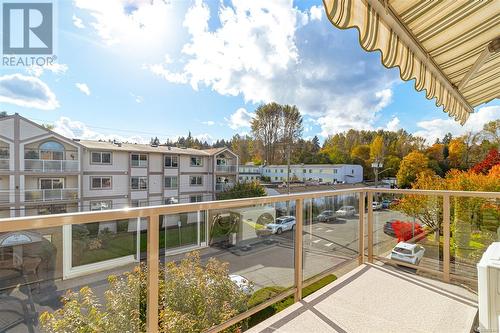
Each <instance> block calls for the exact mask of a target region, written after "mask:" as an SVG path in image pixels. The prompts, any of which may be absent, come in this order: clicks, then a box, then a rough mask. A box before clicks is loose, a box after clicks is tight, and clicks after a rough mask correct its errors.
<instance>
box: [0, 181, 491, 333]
mask: <svg viewBox="0 0 500 333" xmlns="http://www.w3.org/2000/svg"><path fill="white" fill-rule="evenodd" d="M374 201H377V202H382V203H383V206H382V207H378V206H377V205H372V203H373V202H374ZM405 207H406V208H405ZM499 207H500V193H495V192H459V191H453V192H450V191H422V190H391V189H373V188H361V189H349V190H337V191H324V192H314V193H296V194H291V195H279V196H269V197H259V198H247V199H237V200H227V201H217V202H199V203H190V204H173V205H165V206H156V207H139V208H129V209H119V210H108V211H98V212H88V213H84V212H82V213H77V214H63V215H51V216H36V217H24V218H17V219H4V220H1V221H0V233H1V234H0V243H1V244H10V245H11V246H22V245H28V244H29V246H25V247H24V252H23V254H22V257H21V258H16V259H15V260H14V258H10V259H9V257H8V254H9V253H10V252H8V251H7V252H6V255H5V258H2V261H0V265H3V266H2V267H3V268H4V270H3V271H5V272H7V271H9V270H8V269H9V267H14V268H15V267H17V268H16V269H11V270H10V271H9V272H12V274H11V275H9V276H8V277H3V276H2V277H0V282H1V283H2V285H5V286H6V287H5V288H7V289H6V290H9V289H8V287H9V284H13V286H14V287H13V289H14V290H16V289H15V286H17V285H19V284H20V282H21V281H22V280H23V279H24V280H23V281H24V282H23V283H25V284H26V283H27V284H28V287H27V288H26V290H25V291H24V292H22V293H21V292H17V291H14V292H12V293H10V294H9V295H8V297H5V299H4V300H3V301H2V298H0V318H1V319H2V321H7V320H10V319H9V318H11V317H7V311H8V310H10V309H12V308H13V307H14V306H17V307H19V308H20V309H21V310H20V311H19V313H20V315H19V318H18V321H17V323H18V324H17V326H19V327H20V328H27V327H31V328H36V329H39V328H40V327H41V326H43V327H45V329H46V330H47V327H48V326H47V325H52V326H51V327H67V326H64V325H69V324H70V323H69V322H65V320H69V319H68V318H72V317H71V314H72V313H73V312H71V311H74V308H72V306H71V304H78V303H79V302H81V300H82V298H81V297H83V296H84V295H83V294H70V296H69V297H70V299H71V300H74V301H75V303H70V304H69V305H67V306H65V307H62V305H61V304H60V303H59V302H57V300H58V299H59V297H60V295H62V294H64V293H65V292H66V291H67V290H68V289H71V290H73V291H77V290H80V289H81V288H82V287H84V286H87V284H88V285H89V286H90V290H92V292H93V295H94V296H95V298H96V302H98V303H99V304H101V305H103V306H102V307H97V308H96V311H98V312H99V314H97V316H100V315H101V314H102V315H103V316H105V317H103V318H106V321H105V324H106V325H121V326H120V327H121V328H120V329H117V330H116V331H148V332H156V331H158V328H159V327H158V326H159V325H161V330H163V331H165V330H171V329H172V330H173V329H178V331H199V332H219V331H222V330H225V329H227V328H229V327H232V326H233V325H238V326H241V325H244V324H242V323H241V322H242V321H243V320H245V319H247V318H250V322H255V320H256V317H255V316H256V313H260V312H259V311H261V310H263V309H265V308H267V307H268V306H269V305H271V304H274V303H275V302H278V301H281V300H285V299H287V302H290V303H295V304H293V305H292V306H290V307H289V308H287V309H285V310H284V311H282V312H280V313H278V314H277V315H276V316H273V317H271V318H269V319H267V320H266V321H263V322H261V323H260V324H258V325H257V326H254V327H253V328H250V330H249V332H252V333H253V332H262V331H271V330H273V331H274V330H276V331H278V332H290V331H296V332H323V331H325V332H370V331H374V330H375V331H381V332H401V331H419V332H470V331H471V327H472V325H473V322H474V317H475V316H476V313H477V298H476V295H475V294H474V293H473V292H470V291H471V290H472V291H474V290H475V289H476V288H477V275H476V270H475V264H476V263H477V262H478V260H479V259H480V257H481V255H482V253H483V252H484V251H485V249H486V247H487V246H488V245H489V244H490V243H491V242H493V241H495V240H496V239H497V237H498V234H497V232H498V231H497V227H498V225H497V224H498V216H497V215H495V214H497V212H498V209H499ZM407 208H408V209H407ZM478 212H480V214H476V213H478ZM283 215H289V216H292V217H293V218H290V217H287V218H284V219H277V218H278V217H280V216H283ZM63 225H72V232H69V233H65V232H63V230H62V229H63V228H62V227H63ZM40 226H50V228H49V227H47V228H41V227H40ZM139 226H140V227H139ZM452 226H453V234H452V233H451V232H450V230H451V227H452ZM467 235H468V236H467ZM467 237H468V238H467ZM63 239H64V243H65V244H66V246H63ZM400 242H404V243H406V244H408V245H405V246H406V247H404V246H403V247H400ZM68 244H70V245H71V246H69V247H68V246H67V245H68ZM193 248H197V249H198V254H197V255H190V256H187V257H185V255H184V254H183V252H186V251H187V250H190V249H193ZM68 249H71V252H70V253H68V252H65V251H68ZM401 249H403V250H401ZM405 249H411V251H413V252H411V253H410V252H409V253H405V251H404V250H405ZM421 249H424V250H425V251H421ZM17 253H19V252H17ZM402 254H408V256H407V257H404V256H403V257H400V255H402ZM62 258H67V260H68V261H65V262H70V265H69V266H71V267H67V266H68V265H56V263H58V262H63V261H62ZM208 259H211V260H210V261H208ZM207 262H209V263H207ZM63 266H64V267H63ZM66 270H70V271H66ZM99 270H100V271H99ZM163 270H165V274H163ZM160 271H161V272H162V273H161V274H160ZM19 272H25V274H21V273H19ZM124 272H131V273H130V274H125V275H124V274H123V273H124ZM167 273H168V274H167ZM16 274H17V275H16ZM71 274H78V276H79V277H75V278H73V277H72V275H71ZM109 275H113V276H115V277H113V278H111V279H109V280H108V279H107V277H108V276H109ZM165 275H168V276H169V279H168V280H165V279H164V276H165ZM332 275H334V277H333V279H336V280H335V281H333V282H332V283H330V284H328V285H326V286H325V287H324V288H322V289H320V290H318V291H316V292H314V293H312V294H310V295H309V296H307V297H303V292H305V289H304V288H308V287H311V286H312V285H313V284H314V283H315V282H317V281H320V280H322V279H324V278H325V277H331V276H332ZM63 276H65V277H66V279H65V280H64V281H61V277H63ZM187 278H189V281H187V280H186V279H187ZM229 281H233V283H230V282H229ZM63 282H64V283H63ZM214 285H215V286H216V288H213V287H212V286H214ZM95 286H98V287H97V288H95ZM463 286H467V288H464V287H463ZM23 290H24V289H23ZM32 290H33V295H36V296H33V295H31V293H30V292H31V291H32ZM88 292H89V289H84V291H83V293H87V294H85V295H88ZM105 292H107V293H106V295H107V296H109V297H112V299H111V303H110V304H108V305H105V303H103V302H104V301H103V300H104V297H103V296H104V293H105ZM200 297H201V298H203V297H205V298H208V299H207V300H206V302H199V301H193V299H199V298H200ZM108 299H109V298H108ZM42 300H43V301H42ZM166 300H168V302H167V301H166ZM20 304H21V305H23V304H24V305H27V306H25V307H24V308H23V307H22V306H21V305H20ZM46 304H54V305H53V306H51V307H48V306H47V305H46ZM203 304H208V306H203ZM31 305H33V307H31ZM110 305H112V307H110ZM124 305H126V306H124ZM61 307H62V308H61ZM22 309H24V310H22ZM57 309H60V310H61V312H57V313H54V311H56V310H57ZM81 310H82V311H83V313H85V311H84V310H85V309H84V308H83V306H82V309H81ZM159 310H160V311H159ZM46 311H48V313H45V314H44V315H43V316H42V320H40V321H34V320H33V319H32V318H33V317H34V316H35V315H40V314H42V313H44V312H46ZM200 311H201V312H200ZM226 311H229V312H226ZM9 313H10V312H9ZM50 313H52V314H53V315H50ZM159 313H161V316H160V317H159V315H158V314H159ZM200 313H202V314H203V315H200ZM207 313H209V314H210V316H209V317H205V316H204V315H206V316H208V314H207ZM138 314H140V316H139V315H138ZM123 318H130V320H129V321H128V322H123ZM146 318H147V320H146ZM206 318H212V319H210V320H205V319H206ZM174 319H175V320H174ZM178 320H179V321H181V322H178ZM80 322H81V323H85V321H84V320H82V321H80ZM100 324H102V325H104V323H102V322H101V323H100ZM82 325H84V324H82ZM124 325H125V326H126V327H125V326H124ZM168 325H182V326H175V327H174V328H171V327H170V326H168ZM183 325H188V326H183ZM189 325H194V326H195V327H196V329H194V328H193V326H189ZM113 327H114V326H113ZM94 328H95V327H94ZM82 329H83V327H82ZM26 330H27V329H26ZM97 330H101V331H114V329H111V328H109V327H108V326H106V327H101V328H99V329H97Z"/></svg>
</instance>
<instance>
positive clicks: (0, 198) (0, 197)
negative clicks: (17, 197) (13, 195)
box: [0, 190, 10, 204]
mask: <svg viewBox="0 0 500 333" xmlns="http://www.w3.org/2000/svg"><path fill="white" fill-rule="evenodd" d="M9 201H10V191H9V190H0V204H3V203H9Z"/></svg>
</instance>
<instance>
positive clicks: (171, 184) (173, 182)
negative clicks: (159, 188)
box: [165, 176, 177, 188]
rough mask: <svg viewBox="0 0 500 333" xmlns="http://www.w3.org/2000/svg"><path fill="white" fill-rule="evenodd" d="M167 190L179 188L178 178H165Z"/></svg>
mask: <svg viewBox="0 0 500 333" xmlns="http://www.w3.org/2000/svg"><path fill="white" fill-rule="evenodd" d="M165 188H177V176H168V177H165Z"/></svg>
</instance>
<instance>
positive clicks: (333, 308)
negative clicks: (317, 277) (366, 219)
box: [247, 264, 477, 333]
mask: <svg viewBox="0 0 500 333" xmlns="http://www.w3.org/2000/svg"><path fill="white" fill-rule="evenodd" d="M476 315H477V295H475V294H474V293H472V292H470V291H469V290H467V289H465V288H462V287H460V286H457V285H452V284H447V283H444V282H441V281H437V280H433V279H429V278H426V277H422V276H417V275H415V274H411V273H409V272H406V271H404V270H401V269H398V268H395V267H392V266H388V265H377V264H366V265H361V266H359V267H357V268H356V269H354V270H352V271H350V272H349V273H347V274H345V275H344V276H342V277H341V278H339V279H338V280H336V281H335V282H333V283H331V284H329V285H328V286H326V287H324V288H322V289H320V290H318V291H317V292H315V293H314V294H312V295H310V296H308V297H306V298H304V299H303V300H302V302H299V303H296V304H294V305H292V306H291V307H289V308H287V309H285V310H284V311H282V312H280V313H278V314H276V315H275V316H273V317H271V318H269V319H267V320H266V321H264V322H262V323H260V324H259V325H257V326H255V327H253V328H252V329H250V330H248V331H247V332H250V333H270V332H286V333H293V332H297V333H308V332H311V333H312V332H314V333H320V332H339V333H344V332H348V333H354V332H359V333H371V332H374V333H378V332H380V333H390V332H422V333H423V332H426V333H430V332H439V333H446V332H450V333H461V332H464V333H465V332H466V333H469V332H471V328H472V327H473V325H474V323H475V320H476Z"/></svg>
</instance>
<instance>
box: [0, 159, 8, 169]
mask: <svg viewBox="0 0 500 333" xmlns="http://www.w3.org/2000/svg"><path fill="white" fill-rule="evenodd" d="M9 168H10V167H9V159H8V158H1V157H0V170H9Z"/></svg>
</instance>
